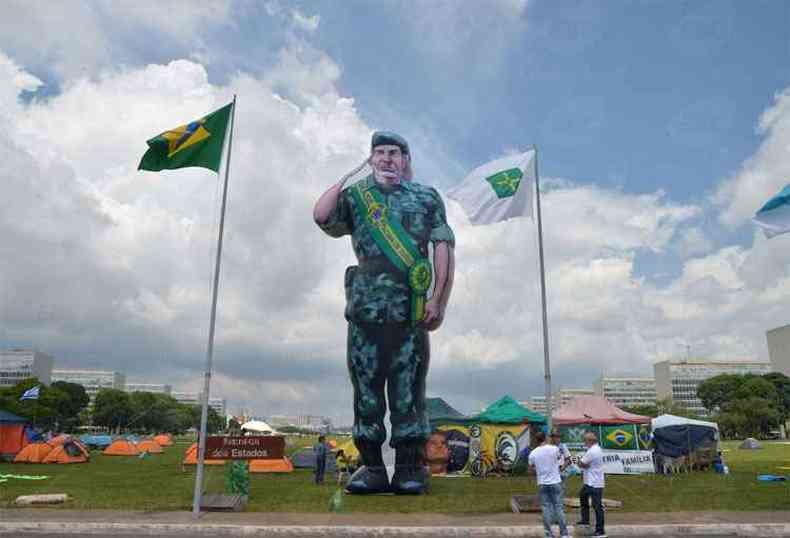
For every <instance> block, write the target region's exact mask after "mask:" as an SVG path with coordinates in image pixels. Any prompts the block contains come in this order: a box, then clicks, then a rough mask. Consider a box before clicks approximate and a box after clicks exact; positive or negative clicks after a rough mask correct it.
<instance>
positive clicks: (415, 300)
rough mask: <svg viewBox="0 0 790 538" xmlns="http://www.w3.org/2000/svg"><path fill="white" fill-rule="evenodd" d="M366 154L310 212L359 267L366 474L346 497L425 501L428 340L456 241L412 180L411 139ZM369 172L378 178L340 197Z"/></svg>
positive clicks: (446, 294) (355, 322) (355, 288)
mask: <svg viewBox="0 0 790 538" xmlns="http://www.w3.org/2000/svg"><path fill="white" fill-rule="evenodd" d="M370 146H371V149H370V157H369V158H368V159H366V160H365V161H364V162H363V163H362V164H361V165H360V166H359V167H358V168H356V169H355V170H353V171H352V172H350V173H348V174H347V175H346V176H344V177H343V178H342V179H341V180H340V181H338V182H337V183H336V184H335V185H333V186H332V187H330V188H329V189H328V190H327V191H326V192H324V194H322V195H321V197H320V198H319V199H318V201H317V202H316V204H315V208H314V210H313V218H314V220H315V222H316V224H318V226H319V227H320V228H321V229H322V230H324V232H326V233H327V234H328V235H330V236H331V237H341V236H344V235H349V234H350V235H351V246H352V247H353V249H354V254H355V255H356V257H357V260H358V261H359V265H358V266H352V267H349V268H348V269H346V275H345V292H346V310H345V317H346V320H347V321H348V347H347V363H348V372H349V375H350V377H351V383H352V385H353V387H354V428H353V430H352V433H353V437H354V444H355V445H356V447H357V449H358V450H359V453H360V459H361V462H362V465H363V466H362V467H360V468H359V469H358V470H357V472H355V473H354V475H353V476H352V477H351V479H350V480H349V483H348V486H347V487H346V490H347V491H348V492H349V493H360V494H373V493H382V492H386V491H393V492H395V493H398V494H421V493H424V492H425V491H426V490H427V487H428V478H429V475H428V472H427V470H426V468H425V462H424V447H425V443H426V441H427V440H428V436H429V435H430V433H431V429H430V426H429V423H428V415H427V413H426V410H425V378H426V376H427V374H428V363H429V361H430V344H429V340H428V331H434V330H436V329H438V328H439V326H440V325H441V324H442V321H443V320H444V313H445V309H446V307H447V302H448V300H449V298H450V291H451V289H452V282H453V271H454V268H453V266H454V263H455V262H454V259H453V248H454V244H455V238H454V236H453V231H452V230H451V229H450V227H449V226H448V225H447V217H446V215H445V209H444V203H443V202H442V199H441V197H440V196H439V193H437V192H436V190H435V189H434V188H432V187H428V186H426V185H423V184H420V183H417V182H415V181H413V179H412V161H411V153H410V151H409V145H408V143H407V142H406V140H404V139H403V137H401V136H399V135H397V134H395V133H391V132H376V133H373V137H372V139H371V144H370ZM368 164H369V165H370V166H371V168H372V169H373V173H372V174H370V175H369V176H367V177H366V178H365V179H363V180H361V181H359V182H357V183H355V184H353V185H351V186H349V187H345V188H344V185H345V183H346V181H348V179H349V178H350V177H351V176H353V175H354V174H356V173H358V172H359V171H360V170H362V169H363V168H364V167H365V166H367V165H368ZM429 244H433V247H434V249H433V250H434V255H433V267H431V262H430V260H429V259H428V256H429V250H428V245H429ZM434 273H435V274H434ZM432 283H433V294H432V295H431V296H430V298H429V297H428V296H427V292H428V290H429V289H430V288H431V284H432ZM385 385H386V393H385ZM385 394H386V396H385ZM387 402H389V408H390V409H389V410H390V419H391V423H392V432H391V438H390V445H391V446H392V447H393V448H394V449H395V473H394V474H393V477H392V484H390V483H389V480H388V477H387V470H386V468H385V467H384V461H383V460H382V456H381V445H382V444H383V443H384V441H385V440H386V438H387V432H386V429H385V427H384V416H385V414H386V411H387Z"/></svg>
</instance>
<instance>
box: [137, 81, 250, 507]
mask: <svg viewBox="0 0 790 538" xmlns="http://www.w3.org/2000/svg"><path fill="white" fill-rule="evenodd" d="M235 116H236V96H235V95H234V96H233V102H231V103H230V104H228V105H225V106H224V107H222V108H220V109H219V110H215V111H214V112H212V113H211V114H208V115H207V116H204V117H202V118H200V119H199V120H196V121H192V122H190V123H187V124H186V125H182V126H180V127H176V128H175V129H171V130H169V131H165V132H164V133H162V134H160V135H157V136H155V137H154V138H152V139H150V140H149V141H148V151H146V152H145V155H143V158H142V159H141V160H140V166H139V167H138V169H139V170H151V171H153V172H159V171H160V170H173V169H176V168H186V167H189V166H198V167H201V168H208V169H209V170H213V171H214V172H217V174H219V170H220V165H221V163H222V151H223V148H224V146H225V134H226V133H227V134H228V136H227V141H228V145H227V148H228V151H227V156H226V157H225V181H224V183H223V187H222V207H221V209H220V216H219V233H218V237H217V251H216V258H215V261H214V285H213V287H212V297H211V314H210V317H209V328H208V345H207V347H206V371H205V372H204V374H203V392H202V393H201V410H200V433H199V438H198V458H197V471H196V472H195V487H194V491H193V495H192V514H193V515H194V516H195V517H198V516H200V501H201V497H202V492H203V464H204V460H205V455H206V430H207V423H208V398H209V390H210V388H211V368H212V361H213V357H214V329H215V326H216V319H217V290H218V288H219V272H220V262H221V260H222V235H223V232H224V229H225V206H226V204H227V199H228V176H229V174H230V156H231V150H232V149H233V127H234V123H235Z"/></svg>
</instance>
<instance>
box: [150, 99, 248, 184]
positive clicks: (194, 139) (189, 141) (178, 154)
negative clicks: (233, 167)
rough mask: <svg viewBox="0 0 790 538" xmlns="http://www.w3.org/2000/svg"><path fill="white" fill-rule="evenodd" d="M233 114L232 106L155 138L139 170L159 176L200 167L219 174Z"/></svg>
mask: <svg viewBox="0 0 790 538" xmlns="http://www.w3.org/2000/svg"><path fill="white" fill-rule="evenodd" d="M232 110H233V103H230V104H228V105H225V106H224V107H222V108H220V109H219V110H215V111H214V112H212V113H211V114H209V115H207V116H204V117H202V118H200V119H199V120H195V121H192V122H189V123H187V124H186V125H182V126H180V127H176V128H175V129H170V130H169V131H165V132H164V133H162V134H160V135H158V136H155V137H153V138H152V139H151V140H149V141H148V151H146V152H145V155H143V158H142V159H141V160H140V166H138V167H137V169H138V170H150V171H152V172H159V171H160V170H174V169H176V168H187V167H189V166H199V167H201V168H208V169H209V170H213V171H215V172H217V173H219V167H220V162H221V161H222V146H223V144H224V142H225V131H226V130H227V129H228V123H230V115H231V112H232Z"/></svg>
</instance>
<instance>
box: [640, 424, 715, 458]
mask: <svg viewBox="0 0 790 538" xmlns="http://www.w3.org/2000/svg"><path fill="white" fill-rule="evenodd" d="M652 427H653V444H654V445H655V451H656V453H658V454H660V455H662V456H667V457H670V458H677V457H680V456H685V455H687V454H689V453H691V452H694V451H696V450H700V449H710V450H715V449H716V448H717V447H718V443H719V426H718V425H717V424H716V423H715V422H705V421H702V420H693V419H690V418H684V417H676V416H674V415H661V416H660V417H657V418H654V419H653V420H652Z"/></svg>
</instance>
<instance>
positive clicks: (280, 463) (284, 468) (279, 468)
mask: <svg viewBox="0 0 790 538" xmlns="http://www.w3.org/2000/svg"><path fill="white" fill-rule="evenodd" d="M293 470H294V466H293V464H292V463H291V460H289V459H288V458H287V457H285V456H284V457H282V458H280V459H276V460H252V461H250V472H251V473H292V472H293Z"/></svg>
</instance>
